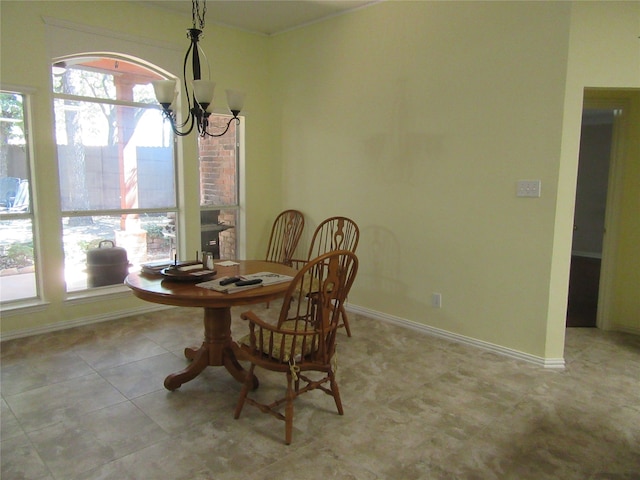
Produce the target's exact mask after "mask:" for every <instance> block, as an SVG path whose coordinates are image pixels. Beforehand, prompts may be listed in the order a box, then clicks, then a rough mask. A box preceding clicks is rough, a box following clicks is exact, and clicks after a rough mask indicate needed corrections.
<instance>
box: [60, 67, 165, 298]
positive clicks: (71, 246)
mask: <svg viewBox="0 0 640 480" xmlns="http://www.w3.org/2000/svg"><path fill="white" fill-rule="evenodd" d="M162 78H164V76H163V75H162V74H161V73H160V72H159V71H157V70H154V69H153V68H152V67H150V66H148V65H145V64H144V63H143V62H139V61H136V60H134V59H130V58H124V57H118V56H106V55H95V56H93V55H83V56H74V57H69V58H64V59H57V60H56V62H55V63H54V64H53V66H52V81H53V96H54V114H55V136H56V145H57V153H58V172H59V177H60V178H59V180H60V208H61V215H62V228H63V237H64V238H63V245H64V255H65V280H66V286H67V287H66V288H67V291H76V290H83V289H85V288H93V287H102V286H107V285H113V284H122V280H123V279H124V275H126V273H127V270H128V266H129V265H128V264H129V263H130V264H132V265H133V266H134V267H135V266H139V265H140V264H142V263H148V262H153V261H169V260H170V259H171V258H172V257H173V254H174V251H175V248H176V245H175V227H174V225H175V218H176V215H177V195H176V166H175V156H174V150H173V146H174V142H173V134H172V133H171V130H170V128H169V125H168V124H166V123H165V122H163V118H162V113H161V110H160V108H159V106H158V105H157V103H156V102H155V96H154V93H153V87H152V86H151V82H152V81H153V80H156V79H162ZM105 241H107V242H105ZM110 242H113V244H114V245H115V246H116V247H119V248H120V247H121V248H124V249H125V251H126V254H127V256H126V260H125V259H123V257H122V252H121V251H119V249H116V250H112V251H110V252H109V253H106V252H99V253H100V255H99V256H98V255H97V254H96V252H95V249H97V248H99V247H102V248H110V247H111V243H110ZM110 253H112V254H113V255H109V254H110ZM105 259H106V260H105Z"/></svg>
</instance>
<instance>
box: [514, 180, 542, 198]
mask: <svg viewBox="0 0 640 480" xmlns="http://www.w3.org/2000/svg"><path fill="white" fill-rule="evenodd" d="M541 183H542V182H540V180H518V189H517V191H516V196H518V197H539V196H540V184H541Z"/></svg>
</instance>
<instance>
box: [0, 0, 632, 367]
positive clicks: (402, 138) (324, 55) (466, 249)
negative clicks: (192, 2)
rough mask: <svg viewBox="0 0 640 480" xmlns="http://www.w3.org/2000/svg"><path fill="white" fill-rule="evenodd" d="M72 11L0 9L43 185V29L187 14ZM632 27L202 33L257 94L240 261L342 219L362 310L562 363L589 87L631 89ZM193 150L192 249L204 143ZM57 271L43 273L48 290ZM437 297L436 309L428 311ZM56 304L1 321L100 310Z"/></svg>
mask: <svg viewBox="0 0 640 480" xmlns="http://www.w3.org/2000/svg"><path fill="white" fill-rule="evenodd" d="M605 3H606V6H605V5H604V4H605ZM69 4H70V2H43V3H38V2H19V8H18V6H17V4H16V2H11V1H3V2H2V3H1V4H0V8H2V12H1V13H2V32H1V35H2V51H1V53H2V57H1V62H2V63H1V64H0V66H1V67H2V71H1V74H2V81H3V82H7V83H17V84H25V85H32V86H34V87H35V88H37V89H38V92H39V99H38V108H37V114H38V115H39V118H38V120H39V122H41V125H40V126H39V128H38V133H37V136H38V138H37V142H38V144H39V145H38V146H37V147H38V148H37V152H36V153H37V154H38V158H39V159H40V161H42V162H43V164H42V165H41V166H39V167H38V173H42V172H46V173H47V174H48V175H49V177H50V178H55V165H54V164H53V163H52V161H50V160H47V161H45V160H42V159H44V158H52V156H53V152H54V149H53V145H52V142H51V139H50V132H49V130H47V128H48V127H47V125H48V124H49V122H50V121H51V114H50V111H49V110H50V98H49V96H48V68H47V63H48V60H49V59H48V57H47V48H46V45H45V42H46V40H45V37H44V29H45V27H44V24H43V22H42V19H41V16H42V15H45V16H51V17H58V18H64V19H68V20H70V21H73V22H78V23H84V24H89V25H96V26H99V27H101V28H105V29H112V30H115V29H117V30H120V31H123V32H128V33H130V34H132V35H133V34H135V35H138V36H141V37H147V38H149V39H153V40H157V41H158V42H162V41H164V42H171V43H172V44H176V45H183V44H184V39H183V36H184V33H183V29H184V28H185V19H183V18H180V19H175V18H171V17H170V16H168V15H167V14H165V13H161V12H155V11H153V13H151V12H152V10H150V9H145V8H144V7H141V6H139V5H137V4H130V5H119V4H116V3H114V2H91V4H90V5H88V4H87V3H84V2H78V3H77V4H74V7H73V8H69V7H68V5H69ZM61 5H64V7H63V8H61ZM116 5H117V7H116ZM114 12H117V14H115V13H114ZM142 14H144V17H143V18H145V19H146V22H144V24H143V25H140V23H139V22H136V21H135V20H133V19H135V18H142V17H141V15H142ZM605 17H606V19H607V21H600V19H601V18H605ZM639 20H640V4H638V3H637V2H619V3H618V2H575V3H573V2H429V1H424V2H403V1H394V2H380V3H377V4H375V5H373V6H370V7H368V8H364V9H360V10H357V11H355V12H352V13H350V14H347V15H342V16H339V17H334V18H331V19H329V20H327V21H324V22H319V23H316V24H312V25H307V26H305V27H303V28H300V29H296V30H292V31H289V32H287V33H283V34H280V35H276V36H273V37H262V36H258V35H251V34H247V33H244V32H237V31H233V30H229V29H224V28H220V27H215V28H212V27H211V28H210V27H207V33H208V35H207V38H206V41H207V43H206V44H205V45H204V47H205V49H206V50H207V51H215V52H216V55H215V56H214V58H215V62H216V65H217V67H216V68H217V72H214V77H217V78H218V79H219V80H220V82H221V83H222V84H224V85H228V86H231V85H238V86H240V87H242V88H244V89H246V90H247V91H248V92H249V96H248V98H247V109H246V114H247V118H246V139H247V147H246V152H245V155H246V165H245V166H246V177H247V178H246V182H247V189H246V191H247V198H246V214H247V220H246V221H247V228H248V235H247V249H246V255H247V256H248V257H251V256H260V255H261V254H262V250H263V245H264V244H265V243H266V238H267V234H268V228H269V225H270V223H271V219H272V218H273V216H274V215H275V213H277V211H278V210H280V209H284V208H298V209H300V210H302V211H303V212H304V213H305V214H306V216H307V233H306V234H305V237H304V239H303V242H305V241H307V240H308V238H309V236H310V233H311V232H312V231H313V228H314V227H315V225H316V224H317V223H318V222H320V221H321V220H322V219H323V218H326V217H328V216H331V215H347V216H350V217H352V218H353V219H354V220H356V221H357V222H358V224H359V225H360V229H361V242H360V246H359V248H358V256H359V258H360V271H359V274H358V278H357V280H356V283H355V285H354V288H353V290H352V292H351V295H350V299H349V300H350V303H351V304H352V305H354V306H355V307H358V308H361V309H363V310H364V311H367V312H370V313H372V314H377V315H382V316H386V317H387V318H391V319H401V320H402V321H408V322H412V323H414V324H415V325H418V326H421V325H422V326H427V327H432V328H437V329H441V330H443V331H446V332H451V333H452V334H454V335H459V336H462V337H467V338H470V339H474V340H475V341H479V342H487V343H488V344H493V345H497V346H500V348H503V349H506V350H512V351H514V352H523V353H525V354H527V355H530V356H533V357H537V358H541V359H544V360H549V361H551V362H553V361H554V360H558V359H561V358H562V356H563V348H564V322H565V313H566V300H567V285H568V273H569V258H570V250H571V225H572V223H573V222H572V215H573V199H574V196H575V181H576V174H577V158H578V155H577V151H578V146H579V132H580V118H581V109H582V98H583V92H584V88H586V87H589V86H606V87H627V88H629V87H632V88H640V75H639V72H640V55H639V48H640V46H639V42H638V41H637V36H638V31H637V27H638V24H639ZM187 23H188V22H187ZM187 26H188V25H187ZM23 31H29V32H30V35H29V38H25V39H24V40H19V38H20V37H19V35H20V33H21V32H23ZM209 32H211V34H209ZM16 39H17V40H16ZM612 51H613V52H615V55H612V54H611V52H612ZM594 52H595V56H594ZM171 55H174V56H176V55H177V56H178V57H176V58H179V56H180V54H179V53H175V54H174V53H173V52H171ZM24 58H29V60H30V61H29V62H28V64H27V62H24V61H23V59H24ZM596 65H597V68H595V66H596ZM218 72H219V73H218ZM602 72H606V74H603V73H602ZM224 85H220V87H221V90H222V88H225V86H224ZM182 150H183V162H184V166H185V173H184V183H185V189H186V190H185V191H186V194H185V199H184V201H185V206H186V207H187V211H188V216H187V227H188V228H189V232H190V236H189V239H190V242H191V244H192V245H195V244H196V243H197V240H196V238H195V237H196V235H194V233H197V219H196V216H197V208H196V207H197V205H196V204H197V195H196V192H194V188H193V187H194V186H197V169H196V168H195V165H194V163H193V161H192V160H191V161H190V160H189V159H190V158H193V155H194V152H195V149H194V148H193V145H191V146H189V145H185V146H184V147H183V149H182ZM40 169H42V171H40ZM528 179H540V180H541V181H542V195H541V197H540V198H533V199H532V198H518V197H516V195H515V192H516V182H517V181H518V180H528ZM38 188H39V189H41V190H42V192H39V193H42V194H43V193H47V192H48V193H52V192H54V191H55V185H53V186H51V187H49V186H44V185H40V186H38ZM630 188H631V189H632V190H633V189H634V188H637V184H633V185H631V186H630ZM634 198H635V197H634ZM631 202H633V200H631ZM50 208H53V206H52V207H50ZM630 208H631V209H632V210H633V205H631V207H630ZM54 220H55V219H54ZM52 223H55V222H53V221H52ZM46 230H47V231H48V232H49V233H50V234H57V227H56V226H55V225H47V226H46ZM187 248H190V247H189V245H188V246H187ZM621 248H627V247H621ZM631 248H632V249H633V245H632V247H631ZM60 257H61V254H55V253H54V254H52V255H51V259H52V260H51V261H50V262H47V263H46V265H47V267H53V269H54V271H53V272H52V273H49V274H48V275H49V276H50V277H52V278H53V277H57V276H58V275H59V272H56V269H55V267H56V265H61V258H60ZM58 270H59V269H58ZM433 292H438V293H441V294H442V300H443V302H442V308H432V307H431V306H430V297H431V294H432V293H433ZM54 293H55V295H52V296H51V298H52V304H51V306H50V307H49V308H47V309H45V310H44V311H43V312H42V314H38V315H35V316H28V315H17V316H15V315H14V316H12V317H11V318H10V319H9V320H10V321H8V322H7V321H5V319H4V318H3V322H2V323H3V325H2V331H3V332H5V331H9V330H12V329H16V328H25V326H29V325H34V326H37V325H42V324H46V323H47V322H56V321H62V320H65V319H68V318H70V317H69V315H70V316H71V318H82V316H83V315H84V316H87V315H97V314H99V313H100V312H101V311H103V310H104V309H105V308H108V306H107V303H106V302H94V303H89V304H83V305H81V306H78V307H76V309H75V310H73V307H71V306H69V305H66V304H65V302H64V299H63V295H62V293H61V292H60V291H56V292H54ZM126 301H127V302H130V303H127V304H123V307H124V306H126V305H134V304H135V303H134V301H133V300H130V299H127V300H126ZM135 305H138V304H135ZM636 305H637V304H636ZM629 308H632V309H633V308H634V307H633V306H631V307H629ZM50 312H52V313H53V315H48V314H49V313H50Z"/></svg>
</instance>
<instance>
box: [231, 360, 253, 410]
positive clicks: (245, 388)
mask: <svg viewBox="0 0 640 480" xmlns="http://www.w3.org/2000/svg"><path fill="white" fill-rule="evenodd" d="M255 368H256V366H255V365H254V364H253V363H252V364H251V367H250V368H249V371H248V372H247V378H246V380H245V381H244V383H243V384H242V389H241V390H240V398H238V403H237V405H236V409H235V411H234V412H233V418H235V419H238V418H240V412H242V407H244V401H245V399H246V398H247V395H248V394H249V390H251V389H252V388H253V370H254V369H255Z"/></svg>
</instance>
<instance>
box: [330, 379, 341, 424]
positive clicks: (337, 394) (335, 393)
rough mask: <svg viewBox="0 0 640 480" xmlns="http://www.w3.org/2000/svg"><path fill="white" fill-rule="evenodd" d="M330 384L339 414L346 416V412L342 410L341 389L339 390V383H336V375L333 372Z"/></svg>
mask: <svg viewBox="0 0 640 480" xmlns="http://www.w3.org/2000/svg"><path fill="white" fill-rule="evenodd" d="M329 384H330V386H331V393H332V394H333V399H334V400H335V402H336V407H337V409H338V413H339V414H340V415H344V410H343V409H342V400H341V399H340V389H339V388H338V382H336V375H335V373H333V370H329Z"/></svg>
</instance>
